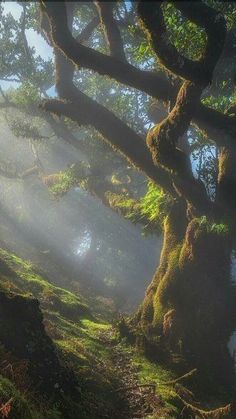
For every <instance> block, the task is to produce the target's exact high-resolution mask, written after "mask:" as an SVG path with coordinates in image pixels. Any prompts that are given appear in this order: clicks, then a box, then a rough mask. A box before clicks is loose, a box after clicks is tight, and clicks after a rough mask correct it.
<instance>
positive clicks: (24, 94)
mask: <svg viewBox="0 0 236 419" xmlns="http://www.w3.org/2000/svg"><path fill="white" fill-rule="evenodd" d="M8 96H9V99H10V100H12V102H13V103H15V104H17V105H21V106H23V107H26V106H31V105H34V106H37V104H38V103H39V101H40V99H41V95H40V91H39V88H38V87H37V86H36V85H35V84H33V83H31V82H30V81H28V80H27V81H24V82H23V83H22V84H21V85H20V86H19V87H18V88H17V89H14V90H10V92H8Z"/></svg>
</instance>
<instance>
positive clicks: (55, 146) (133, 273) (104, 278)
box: [0, 114, 161, 311]
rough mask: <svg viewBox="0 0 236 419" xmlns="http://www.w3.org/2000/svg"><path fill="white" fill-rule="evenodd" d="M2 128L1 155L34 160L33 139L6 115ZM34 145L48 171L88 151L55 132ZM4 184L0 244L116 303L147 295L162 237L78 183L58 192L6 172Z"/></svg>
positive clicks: (58, 279) (57, 278) (15, 161)
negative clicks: (25, 136) (18, 134)
mask: <svg viewBox="0 0 236 419" xmlns="http://www.w3.org/2000/svg"><path fill="white" fill-rule="evenodd" d="M22 115H23V114H22ZM44 130H45V132H47V133H49V134H50V132H49V131H48V128H47V127H44ZM1 134H2V135H1V156H2V157H1V161H2V160H4V162H8V164H9V165H13V166H14V165H15V166H16V167H17V168H18V170H20V171H23V170H26V169H27V168H28V167H30V165H32V164H33V161H34V156H33V155H32V151H31V148H30V146H29V142H28V140H26V139H23V138H16V137H15V136H14V135H13V133H12V132H11V130H10V129H9V127H8V125H7V122H6V121H5V119H4V117H3V116H2V118H1ZM36 146H37V150H38V154H39V156H40V160H41V161H42V163H43V165H44V169H45V171H46V173H48V174H50V173H57V172H59V171H63V170H65V169H66V168H67V167H68V165H70V164H72V163H73V162H75V161H78V160H81V159H84V156H83V155H82V154H81V153H80V152H79V151H78V150H77V149H76V150H75V149H74V148H73V147H72V146H70V145H67V144H66V143H63V141H62V140H60V139H57V138H56V137H50V139H49V140H46V141H43V142H42V143H40V144H36ZM0 191H1V211H0V218H1V222H0V233H1V242H2V245H4V246H6V247H7V248H8V249H9V250H11V251H13V252H15V253H16V254H17V255H19V256H21V257H23V258H26V259H30V260H31V261H32V263H34V264H35V265H36V266H38V267H39V268H40V269H41V270H44V271H45V273H47V275H48V276H49V279H50V280H51V281H54V282H55V283H56V284H59V285H62V286H64V287H67V288H69V289H73V290H77V289H79V290H80V291H82V292H83V293H85V294H86V293H90V294H91V293H95V295H97V296H102V297H103V298H105V299H107V300H108V301H110V302H111V304H114V307H115V308H116V309H119V310H125V311H129V310H132V309H133V308H134V307H136V306H137V304H138V303H139V302H140V301H141V300H142V298H143V295H144V291H145V288H146V286H147V285H148V283H149V282H150V280H151V277H152V275H153V273H154V271H155V268H156V266H157V265H158V260H159V255H160V246H161V237H159V238H158V237H157V236H150V235H149V236H147V237H145V236H144V235H143V234H142V227H141V226H140V225H133V224H132V223H131V222H130V221H128V220H125V219H124V218H123V217H121V216H120V215H118V214H116V213H115V212H114V211H112V210H111V209H110V208H108V207H105V206H104V205H103V204H102V202H101V201H100V200H99V199H98V198H95V197H92V196H91V195H90V194H89V193H88V192H86V191H84V190H82V189H80V188H79V187H76V188H73V189H71V190H70V192H68V193H67V194H66V195H64V196H63V197H61V198H60V199H55V198H54V197H53V196H52V195H51V194H50V192H49V190H48V188H47V187H46V186H45V185H44V184H43V182H42V181H41V179H39V178H38V177H37V176H36V175H34V176H30V177H28V178H26V179H7V178H5V177H3V176H1V185H0Z"/></svg>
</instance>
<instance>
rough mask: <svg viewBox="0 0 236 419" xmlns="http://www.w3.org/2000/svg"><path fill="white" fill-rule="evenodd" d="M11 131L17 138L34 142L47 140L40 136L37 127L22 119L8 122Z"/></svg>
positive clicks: (17, 118)
mask: <svg viewBox="0 0 236 419" xmlns="http://www.w3.org/2000/svg"><path fill="white" fill-rule="evenodd" d="M8 122H9V126H10V129H11V131H12V132H13V134H14V135H15V136H16V137H18V138H19V137H21V138H26V139H32V140H33V141H40V140H42V139H43V138H45V137H44V136H43V135H41V134H40V132H39V128H38V126H37V125H35V124H34V123H32V121H30V122H29V121H27V120H23V119H22V118H19V117H16V118H13V119H11V120H9V121H8Z"/></svg>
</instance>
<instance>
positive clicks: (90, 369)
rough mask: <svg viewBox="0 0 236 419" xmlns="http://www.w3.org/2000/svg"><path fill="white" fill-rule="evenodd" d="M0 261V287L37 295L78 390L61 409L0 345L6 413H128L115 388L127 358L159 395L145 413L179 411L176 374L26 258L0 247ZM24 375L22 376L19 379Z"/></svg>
mask: <svg viewBox="0 0 236 419" xmlns="http://www.w3.org/2000/svg"><path fill="white" fill-rule="evenodd" d="M0 265H1V266H0V275H1V281H0V287H1V289H2V290H3V291H4V292H7V293H10V294H11V293H13V294H20V295H23V296H24V297H25V298H29V299H30V298H32V297H35V298H37V299H38V300H39V302H40V307H41V310H42V313H43V317H44V326H45V330H46V332H47V334H48V335H49V336H50V337H51V339H52V340H53V343H54V346H55V350H56V353H57V354H58V356H59V359H60V360H61V362H62V363H63V364H64V365H66V367H68V368H69V369H71V370H73V372H74V373H75V376H76V378H77V381H78V383H79V384H78V391H79V393H80V396H81V397H80V400H79V401H76V400H74V399H73V398H71V399H70V397H68V396H66V399H65V398H64V402H63V403H66V406H69V407H68V412H67V411H65V410H64V411H63V410H61V404H60V403H58V401H57V402H56V401H55V400H53V399H52V398H51V399H47V397H45V396H42V394H40V393H39V392H38V391H37V386H36V387H33V386H32V384H30V382H29V381H27V370H24V369H23V375H22V371H21V370H22V369H21V368H20V367H21V361H22V360H15V359H14V358H13V357H12V355H11V354H9V353H8V352H7V351H6V350H5V348H4V347H3V348H2V347H0V348H2V349H0V406H1V405H2V404H3V403H6V402H7V401H8V400H10V399H11V398H12V400H13V401H12V407H11V412H10V416H9V417H10V418H13V419H43V418H46V419H62V418H63V419H67V418H68V419H70V418H71V419H72V418H73V419H76V418H80V419H83V418H88V419H93V418H94V419H97V418H106V417H109V418H114V419H116V418H117V419H122V418H129V417H130V418H131V417H133V416H132V412H131V414H130V415H129V416H127V415H125V414H124V412H123V410H124V411H125V409H126V405H125V403H126V401H124V399H123V398H122V397H121V395H120V393H119V391H118V392H117V389H119V388H120V386H121V385H124V384H122V380H120V377H122V376H124V375H127V376H128V372H127V371H125V367H124V366H122V364H123V362H122V359H124V361H125V360H126V362H127V359H128V363H129V364H130V365H131V366H132V369H133V371H134V373H133V374H134V375H135V380H136V382H138V384H139V385H141V386H142V385H143V384H144V385H145V384H151V385H153V386H155V392H156V394H157V395H158V400H159V401H160V404H159V405H158V409H159V410H158V412H156V413H155V412H154V413H153V414H148V415H147V416H145V417H147V418H149V419H154V418H157V417H160V418H161V417H163V418H165V419H168V418H178V417H179V416H178V415H179V412H180V410H181V409H182V408H183V405H182V403H181V401H180V399H179V397H178V395H179V392H180V391H181V392H182V393H181V394H184V392H185V391H187V390H186V389H185V388H184V387H182V386H181V385H180V383H179V387H178V391H177V389H176V385H175V384H174V385H173V383H172V381H173V380H174V379H175V378H176V377H173V375H172V373H170V372H169V371H167V370H166V368H165V367H162V366H161V365H157V364H156V363H153V362H150V361H148V360H147V358H146V357H145V356H144V355H143V354H142V353H141V352H139V351H138V349H137V348H134V347H133V346H130V345H129V344H128V343H127V342H126V341H125V340H124V339H123V340H121V339H120V337H119V336H118V334H117V331H116V328H114V327H113V326H112V325H111V323H109V322H108V321H105V320H101V319H99V320H98V319H97V318H95V316H94V315H92V314H91V312H90V310H89V308H88V305H87V304H86V301H85V300H84V299H83V298H82V297H81V296H79V295H75V294H73V293H71V292H69V291H67V290H64V289H62V288H59V287H56V286H54V285H52V284H50V283H49V282H47V281H46V280H45V279H44V278H43V276H42V275H41V274H39V273H38V272H37V271H36V270H35V269H34V267H33V266H32V264H31V263H29V262H27V261H24V260H22V259H20V258H19V257H17V256H16V255H14V254H12V253H9V252H8V251H6V250H5V249H0ZM90 305H91V302H90ZM116 352H117V353H119V354H120V356H121V358H120V365H118V366H117V365H116V364H115V363H116V361H115V360H114V353H116ZM6 364H9V365H11V366H12V367H13V368H12V369H13V373H10V375H9V370H6V369H5V365H6ZM117 371H118V372H119V373H118V374H117ZM24 375H25V376H26V380H24V379H23V377H24ZM19 377H20V378H19ZM128 379H129V378H128ZM24 381H25V382H24ZM131 383H132V379H131ZM123 395H125V389H124V390H123ZM186 417H188V416H186ZM222 417H223V416H222Z"/></svg>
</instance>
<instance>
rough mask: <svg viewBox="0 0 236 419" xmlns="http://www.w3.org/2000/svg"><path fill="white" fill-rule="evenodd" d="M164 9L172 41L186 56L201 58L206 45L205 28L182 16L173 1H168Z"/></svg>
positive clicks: (193, 58) (194, 58)
mask: <svg viewBox="0 0 236 419" xmlns="http://www.w3.org/2000/svg"><path fill="white" fill-rule="evenodd" d="M163 11H164V18H165V22H166V25H167V30H168V33H169V37H170V42H171V43H172V44H174V45H175V47H176V48H177V49H178V51H179V52H181V53H182V54H183V55H184V56H186V57H188V58H190V59H192V60H196V59H199V57H200V56H201V54H202V52H203V50H204V48H205V45H206V34H205V32H204V30H203V29H202V28H200V27H199V26H196V25H195V24H194V23H192V22H190V21H189V20H187V19H186V18H185V17H184V16H182V14H181V13H180V11H179V10H177V9H176V7H174V4H172V3H169V2H168V3H166V4H165V5H164V7H163Z"/></svg>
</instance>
